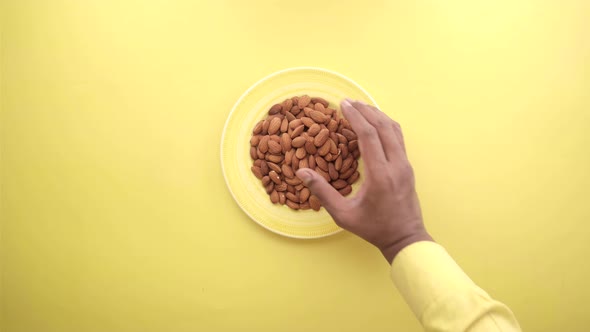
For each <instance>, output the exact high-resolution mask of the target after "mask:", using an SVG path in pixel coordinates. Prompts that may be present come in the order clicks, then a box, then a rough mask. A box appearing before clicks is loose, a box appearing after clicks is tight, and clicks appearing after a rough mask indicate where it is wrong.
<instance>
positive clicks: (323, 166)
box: [315, 156, 328, 172]
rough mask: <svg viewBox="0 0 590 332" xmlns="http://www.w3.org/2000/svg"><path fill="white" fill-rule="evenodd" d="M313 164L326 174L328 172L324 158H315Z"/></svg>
mask: <svg viewBox="0 0 590 332" xmlns="http://www.w3.org/2000/svg"><path fill="white" fill-rule="evenodd" d="M315 163H316V165H318V167H319V168H321V169H323V170H324V171H326V172H327V171H328V163H327V162H326V161H325V160H324V158H322V157H320V156H316V157H315Z"/></svg>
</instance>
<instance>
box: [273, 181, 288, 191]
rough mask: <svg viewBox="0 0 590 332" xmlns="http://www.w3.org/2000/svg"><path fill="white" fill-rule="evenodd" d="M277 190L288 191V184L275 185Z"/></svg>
mask: <svg viewBox="0 0 590 332" xmlns="http://www.w3.org/2000/svg"><path fill="white" fill-rule="evenodd" d="M275 190H276V191H286V190H287V183H286V182H281V184H277V185H275Z"/></svg>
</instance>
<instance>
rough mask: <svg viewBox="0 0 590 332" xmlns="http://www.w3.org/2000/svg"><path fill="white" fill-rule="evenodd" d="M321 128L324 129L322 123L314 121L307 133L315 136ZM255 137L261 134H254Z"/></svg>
mask: <svg viewBox="0 0 590 332" xmlns="http://www.w3.org/2000/svg"><path fill="white" fill-rule="evenodd" d="M320 105H321V104H320ZM320 130H322V128H321V127H320V125H319V124H317V123H314V124H312V125H311V127H309V129H308V130H307V134H308V135H309V136H312V137H314V136H316V135H317V134H318V133H319V132H320ZM253 137H259V136H253Z"/></svg>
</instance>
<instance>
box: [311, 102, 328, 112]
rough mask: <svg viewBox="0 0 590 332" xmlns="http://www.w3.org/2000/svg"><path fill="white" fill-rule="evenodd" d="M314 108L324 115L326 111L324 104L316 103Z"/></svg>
mask: <svg viewBox="0 0 590 332" xmlns="http://www.w3.org/2000/svg"><path fill="white" fill-rule="evenodd" d="M313 108H315V110H316V111H320V112H322V113H324V112H325V111H326V107H325V106H324V105H323V104H322V103H315V105H313Z"/></svg>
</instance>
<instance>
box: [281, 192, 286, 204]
mask: <svg viewBox="0 0 590 332" xmlns="http://www.w3.org/2000/svg"><path fill="white" fill-rule="evenodd" d="M286 201H287V196H285V193H283V192H280V193H279V203H281V204H285V202H286Z"/></svg>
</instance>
